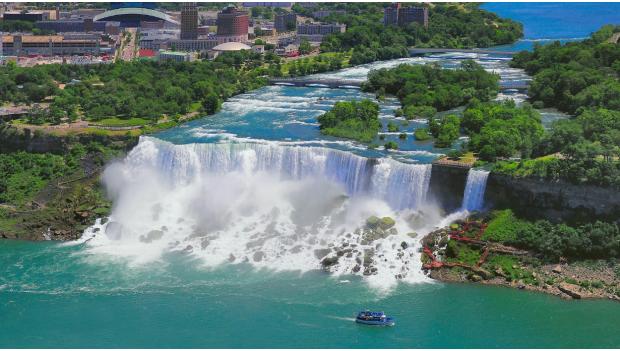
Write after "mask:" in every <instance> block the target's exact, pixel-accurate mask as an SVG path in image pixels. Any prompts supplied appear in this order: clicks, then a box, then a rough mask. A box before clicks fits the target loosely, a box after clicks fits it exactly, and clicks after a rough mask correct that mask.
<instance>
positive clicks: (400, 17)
mask: <svg viewBox="0 0 620 351" xmlns="http://www.w3.org/2000/svg"><path fill="white" fill-rule="evenodd" d="M414 22H415V23H419V24H421V25H423V26H424V27H428V8H426V7H401V6H400V4H399V3H395V4H391V5H390V6H388V7H386V8H385V10H383V24H384V25H386V26H396V25H398V26H400V27H406V26H408V25H409V24H410V23H414Z"/></svg>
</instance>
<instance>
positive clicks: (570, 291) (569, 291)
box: [558, 283, 583, 299]
mask: <svg viewBox="0 0 620 351" xmlns="http://www.w3.org/2000/svg"><path fill="white" fill-rule="evenodd" d="M558 289H560V291H561V292H563V293H565V294H566V295H568V296H570V297H572V298H573V299H581V298H582V297H583V295H582V294H581V292H579V286H578V285H575V284H569V283H561V284H560V285H558Z"/></svg>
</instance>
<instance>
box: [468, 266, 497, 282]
mask: <svg viewBox="0 0 620 351" xmlns="http://www.w3.org/2000/svg"><path fill="white" fill-rule="evenodd" d="M472 271H473V272H474V273H476V274H477V275H479V276H480V277H482V278H483V279H485V280H486V279H490V278H492V277H493V273H491V272H489V271H487V270H486V269H483V268H480V267H475V266H474V267H472Z"/></svg>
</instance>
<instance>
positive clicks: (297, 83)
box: [269, 78, 364, 89]
mask: <svg viewBox="0 0 620 351" xmlns="http://www.w3.org/2000/svg"><path fill="white" fill-rule="evenodd" d="M363 83H364V81H361V80H351V79H304V78H272V79H270V80H269V84H271V85H285V86H292V87H312V86H314V87H323V88H340V89H347V88H349V89H359V88H360V87H361V86H362V84H363Z"/></svg>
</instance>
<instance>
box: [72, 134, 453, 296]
mask: <svg viewBox="0 0 620 351" xmlns="http://www.w3.org/2000/svg"><path fill="white" fill-rule="evenodd" d="M430 173H431V166H430V165H413V164H405V163H400V162H397V161H394V160H390V159H380V160H375V159H368V158H364V157H360V156H357V155H354V154H351V153H347V152H343V151H338V150H333V149H328V148H320V147H302V146H282V145H279V144H274V143H267V144H260V143H219V144H188V145H173V144H171V143H168V142H165V141H162V140H159V139H156V138H151V137H142V138H141V140H140V143H139V144H138V145H137V146H136V147H135V148H134V149H133V150H132V151H131V152H130V153H129V155H128V156H127V157H126V159H125V160H123V161H122V162H118V163H115V164H112V165H110V166H108V168H107V169H106V171H105V173H104V183H105V184H106V187H107V189H108V193H109V195H110V196H111V197H112V199H113V202H114V208H113V211H112V215H111V216H110V218H109V220H108V221H107V222H106V223H105V224H101V222H100V221H98V222H97V224H95V225H94V226H93V227H91V228H89V229H87V230H86V232H85V234H84V236H83V238H82V240H83V241H88V244H87V247H88V251H89V252H98V253H106V254H109V255H115V256H121V257H126V258H128V259H130V262H133V263H146V262H150V261H153V260H158V259H161V258H162V256H163V255H164V254H166V253H169V252H171V251H184V252H186V253H187V254H190V255H194V256H196V257H198V258H200V259H201V260H202V262H204V263H205V264H206V265H207V266H215V265H219V264H222V263H226V262H230V263H243V262H247V263H249V264H252V265H254V266H257V267H266V268H270V269H276V270H279V269H287V270H300V271H307V270H312V269H317V268H320V267H321V263H320V261H321V257H322V256H321V255H320V254H318V253H317V252H319V251H321V250H323V251H324V250H325V249H328V248H332V247H337V246H339V245H351V246H353V245H355V246H356V247H358V248H359V250H361V252H362V253H363V250H364V245H361V244H360V242H361V237H360V234H359V231H357V234H356V233H355V232H356V229H357V228H359V227H361V226H363V225H364V223H365V220H366V219H367V218H368V217H370V216H372V215H377V216H392V217H394V218H395V219H396V222H397V225H396V228H397V229H398V234H396V235H390V236H388V237H387V238H383V239H379V240H377V241H374V242H373V243H372V244H371V245H370V246H369V248H370V247H372V249H373V251H374V253H375V255H376V257H378V259H377V260H376V262H377V264H376V267H377V269H378V271H377V272H376V273H375V274H373V276H372V277H370V278H369V281H374V282H375V283H377V284H378V285H382V286H385V285H386V282H387V285H391V284H394V283H395V282H396V280H395V277H396V276H398V277H399V278H402V279H403V280H405V281H412V282H413V281H419V280H421V279H425V278H424V276H423V274H422V272H421V270H420V266H421V263H420V260H419V253H418V252H417V250H418V248H419V243H418V239H415V240H414V239H412V238H411V237H409V236H407V235H406V233H409V232H412V231H414V230H416V231H418V232H420V231H421V230H430V229H432V228H433V226H432V224H438V223H439V221H440V220H441V218H440V217H439V215H438V214H437V213H438V211H436V210H435V209H430V207H428V205H426V196H427V192H428V186H429V181H430ZM420 210H423V211H424V212H425V213H426V212H429V213H432V214H428V213H426V214H425V216H420V215H419V212H418V211H420ZM420 217H424V219H423V220H422V219H420ZM412 218H415V219H412ZM403 241H406V242H407V243H408V245H407V247H406V248H402V247H401V243H402V242H403ZM345 243H346V244H345ZM397 251H398V252H403V253H402V254H400V255H399V257H398V258H397V257H396V255H397ZM401 257H404V259H400V260H399V258H401ZM358 263H359V262H358ZM355 265H356V262H355V260H348V261H347V260H344V259H343V263H342V264H340V265H338V266H337V267H335V268H334V270H332V271H333V272H335V273H341V274H351V273H354V274H362V272H361V271H359V272H358V271H355V270H354V269H353V268H354V266H355Z"/></svg>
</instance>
